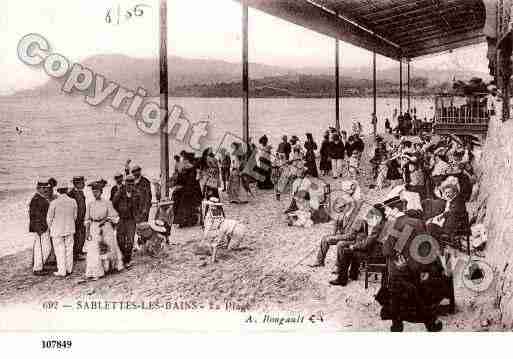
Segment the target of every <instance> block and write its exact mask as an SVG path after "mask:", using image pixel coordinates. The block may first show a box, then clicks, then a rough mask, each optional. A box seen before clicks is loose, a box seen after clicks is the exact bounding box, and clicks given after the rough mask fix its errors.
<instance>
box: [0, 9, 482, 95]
mask: <svg viewBox="0 0 513 359" xmlns="http://www.w3.org/2000/svg"><path fill="white" fill-rule="evenodd" d="M2 3H3V5H4V6H3V10H2V11H0V33H1V34H2V40H1V41H0V70H1V71H2V77H3V79H2V81H1V82H0V94H8V93H12V92H14V91H17V90H20V89H25V88H30V87H34V86H37V85H39V84H42V83H44V82H46V81H47V80H48V78H47V75H46V74H45V73H44V72H43V71H41V70H40V69H39V68H35V69H34V68H30V67H29V66H27V65H25V64H23V63H21V61H20V60H19V59H18V58H17V55H16V48H17V44H18V42H19V40H20V39H21V38H22V37H23V36H24V35H26V34H28V33H38V34H41V35H43V36H44V37H45V38H46V39H47V40H48V41H49V42H50V45H51V48H52V50H53V51H55V52H58V53H60V54H62V55H64V56H65V57H67V58H68V59H70V60H71V61H72V62H77V61H80V60H82V59H84V58H87V57H89V56H92V55H96V54H110V53H118V54H124V55H128V56H133V57H143V58H147V57H157V56H158V1H157V0H133V1H132V0H119V1H105V0H46V1H41V0H4V1H2ZM137 4H145V5H149V6H148V7H142V8H141V9H142V10H143V12H144V14H143V15H142V16H140V17H135V16H132V17H131V18H130V19H129V20H125V19H121V21H120V23H119V24H117V16H116V14H117V12H118V8H119V9H120V13H121V14H124V13H126V11H128V10H130V9H133V8H134V6H135V5H137ZM109 9H110V16H111V22H110V23H107V21H106V20H107V17H106V15H107V12H108V11H109ZM249 36H250V41H249V46H250V49H249V58H250V61H251V62H258V63H264V64H268V65H274V66H283V67H288V68H301V67H327V66H333V62H334V40H333V39H331V38H329V37H326V36H324V35H321V34H318V33H315V32H313V31H310V30H308V29H304V28H301V27H299V26H296V25H294V24H291V23H288V22H286V21H283V20H281V19H278V18H275V17H272V16H270V15H267V14H264V13H262V12H259V11H257V10H252V9H250V11H249ZM168 41H169V43H168V53H169V54H170V55H176V56H181V57H187V58H201V59H216V60H225V61H230V62H240V61H241V42H242V41H241V6H240V3H238V2H236V1H234V0H168ZM476 50H477V51H476ZM371 64H372V55H371V53H369V52H368V51H366V50H363V49H359V48H357V47H354V46H352V45H349V44H345V43H341V66H342V67H344V66H348V67H361V66H368V67H369V71H371ZM412 65H413V69H414V68H415V66H423V67H428V68H433V69H435V68H437V67H444V68H456V67H465V68H474V69H475V70H478V71H482V72H487V62H486V47H485V45H478V46H474V47H471V48H464V49H460V50H455V51H454V52H452V53H450V54H443V55H439V56H434V57H433V56H431V57H428V58H424V59H421V60H418V61H415V62H413V64H412ZM377 66H378V68H386V67H390V66H397V62H394V61H393V60H390V59H386V58H384V57H381V56H378V60H377ZM169 71H172V69H169Z"/></svg>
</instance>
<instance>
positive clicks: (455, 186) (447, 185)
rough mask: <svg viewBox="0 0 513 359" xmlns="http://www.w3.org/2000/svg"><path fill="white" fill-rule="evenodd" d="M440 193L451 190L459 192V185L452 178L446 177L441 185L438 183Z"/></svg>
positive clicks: (456, 180)
mask: <svg viewBox="0 0 513 359" xmlns="http://www.w3.org/2000/svg"><path fill="white" fill-rule="evenodd" d="M439 188H440V191H441V192H442V193H443V191H444V190H446V189H448V188H452V189H453V190H454V191H455V192H458V193H459V192H460V183H459V181H458V179H457V178H456V177H454V176H449V177H447V178H446V179H445V180H444V181H443V182H442V183H440V186H439Z"/></svg>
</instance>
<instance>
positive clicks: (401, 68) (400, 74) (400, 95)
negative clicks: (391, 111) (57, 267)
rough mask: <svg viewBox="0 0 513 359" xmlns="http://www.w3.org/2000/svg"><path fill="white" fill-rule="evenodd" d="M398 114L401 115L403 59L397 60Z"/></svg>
mask: <svg viewBox="0 0 513 359" xmlns="http://www.w3.org/2000/svg"><path fill="white" fill-rule="evenodd" d="M399 114H400V115H402V114H403V59H402V58H400V59H399Z"/></svg>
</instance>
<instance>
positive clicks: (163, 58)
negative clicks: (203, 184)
mask: <svg viewBox="0 0 513 359" xmlns="http://www.w3.org/2000/svg"><path fill="white" fill-rule="evenodd" d="M159 36H160V48H159V68H160V109H161V111H165V113H166V115H167V113H168V110H169V104H168V78H167V0H160V35H159ZM167 121H168V117H167V116H166V117H165V119H164V123H163V124H161V127H160V184H161V187H160V191H161V193H160V195H161V198H168V197H169V187H168V180H169V135H168V123H167Z"/></svg>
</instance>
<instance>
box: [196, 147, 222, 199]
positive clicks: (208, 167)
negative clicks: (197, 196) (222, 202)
mask: <svg viewBox="0 0 513 359" xmlns="http://www.w3.org/2000/svg"><path fill="white" fill-rule="evenodd" d="M201 171H202V177H203V181H204V184H203V198H204V199H207V200H209V199H210V198H211V197H215V198H220V197H219V187H220V186H221V179H220V171H219V162H218V161H217V158H216V157H215V155H214V153H213V152H212V149H211V148H207V149H206V150H205V151H203V157H202V160H201Z"/></svg>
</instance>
